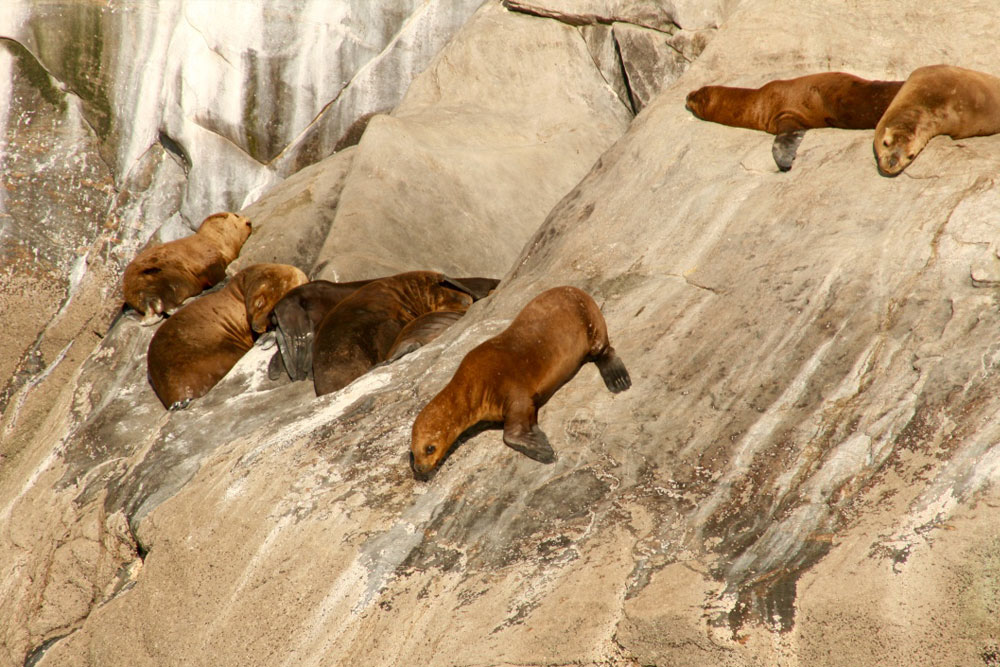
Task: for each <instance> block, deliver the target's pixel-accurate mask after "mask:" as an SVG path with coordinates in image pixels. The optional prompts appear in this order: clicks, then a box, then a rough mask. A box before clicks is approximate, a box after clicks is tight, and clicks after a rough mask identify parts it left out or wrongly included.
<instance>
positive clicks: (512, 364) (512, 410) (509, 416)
mask: <svg viewBox="0 0 1000 667" xmlns="http://www.w3.org/2000/svg"><path fill="white" fill-rule="evenodd" d="M588 361H593V362H595V363H596V364H597V367H598V369H599V370H600V372H601V376H602V378H603V379H604V382H605V385H606V386H607V387H608V389H610V390H611V391H613V392H619V391H623V390H625V389H627V388H628V387H629V386H630V385H631V380H630V379H629V375H628V371H626V370H625V366H624V364H622V362H621V360H620V359H619V358H618V356H617V355H616V354H615V351H614V348H612V347H611V343H610V342H609V340H608V330H607V325H606V324H605V321H604V316H603V315H602V314H601V311H600V309H599V308H598V307H597V304H596V303H594V300H593V299H592V298H591V297H590V295H588V294H587V293H586V292H584V291H582V290H579V289H577V288H575V287H556V288H553V289H550V290H547V291H545V292H542V293H541V294H539V295H538V296H537V297H535V298H534V299H532V300H531V301H530V302H529V303H528V304H527V305H526V306H525V307H524V308H523V309H522V310H521V312H520V313H519V314H518V315H517V317H516V318H514V321H513V322H511V324H510V326H508V327H507V329H505V330H504V331H503V332H501V333H500V334H499V335H497V336H495V337H493V338H490V339H489V340H487V341H485V342H483V343H482V344H480V345H479V346H477V347H475V348H473V349H472V350H471V351H470V352H469V353H468V354H467V355H465V358H464V359H463V360H462V363H461V364H460V365H459V367H458V370H457V371H456V372H455V375H454V376H453V377H452V379H451V381H450V382H449V383H448V384H447V385H446V386H445V388H444V389H442V390H441V392H440V393H438V395H437V396H435V397H434V398H433V399H431V401H430V402H429V403H428V404H427V406H426V407H424V409H423V410H422V411H421V412H420V414H419V415H417V418H416V420H415V421H414V422H413V437H412V441H411V444H410V455H411V458H410V461H411V466H412V468H413V471H414V473H415V474H416V475H417V476H425V475H427V474H428V473H429V472H431V471H432V470H433V469H434V468H435V467H437V465H438V464H439V463H440V462H441V459H442V458H444V456H445V454H447V452H448V450H449V449H450V448H451V446H452V444H453V443H454V442H455V439H456V438H458V436H459V435H461V434H462V432H464V431H465V430H466V429H468V428H469V427H471V426H473V425H475V424H477V423H478V422H481V421H487V422H489V421H503V422H504V442H505V443H506V444H507V445H508V446H510V447H512V448H514V449H516V450H518V451H521V452H523V453H525V454H526V455H528V456H530V457H532V458H535V459H536V460H540V461H543V462H549V461H552V460H553V459H554V453H553V452H552V449H551V447H550V446H549V445H548V440H547V439H546V437H545V434H544V433H542V431H541V430H540V429H539V428H538V409H539V408H540V407H541V406H543V405H544V404H545V402H546V401H548V400H549V398H550V397H551V396H552V395H553V394H554V393H555V392H556V390H558V389H559V388H560V387H561V386H563V384H565V383H566V382H568V381H569V380H570V379H572V378H573V376H574V375H576V372H577V371H578V370H579V369H580V366H581V365H583V364H584V363H586V362H588Z"/></svg>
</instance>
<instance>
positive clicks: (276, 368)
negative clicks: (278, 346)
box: [267, 350, 286, 382]
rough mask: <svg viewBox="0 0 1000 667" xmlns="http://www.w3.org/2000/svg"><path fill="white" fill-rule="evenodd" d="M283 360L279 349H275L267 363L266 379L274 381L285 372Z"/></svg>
mask: <svg viewBox="0 0 1000 667" xmlns="http://www.w3.org/2000/svg"><path fill="white" fill-rule="evenodd" d="M285 372H286V371H285V362H284V361H282V360H281V350H275V351H274V354H273V355H271V361H270V362H269V363H268V364H267V379H268V380H270V381H271V382H274V381H275V380H277V379H278V378H280V377H281V374H282V373H285Z"/></svg>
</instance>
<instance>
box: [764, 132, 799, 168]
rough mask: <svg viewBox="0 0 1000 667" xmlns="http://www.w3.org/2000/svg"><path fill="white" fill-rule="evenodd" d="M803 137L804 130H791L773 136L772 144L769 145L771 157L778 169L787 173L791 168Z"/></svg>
mask: <svg viewBox="0 0 1000 667" xmlns="http://www.w3.org/2000/svg"><path fill="white" fill-rule="evenodd" d="M804 136H806V131H805V130H791V131H788V132H780V133H778V134H777V135H775V137H774V143H773V144H771V155H772V156H773V157H774V162H775V163H776V164H777V165H778V169H780V170H781V171H788V170H789V169H791V168H792V162H794V161H795V153H796V151H798V150H799V144H801V143H802V137H804Z"/></svg>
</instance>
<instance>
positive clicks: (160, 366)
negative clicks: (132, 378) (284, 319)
mask: <svg viewBox="0 0 1000 667" xmlns="http://www.w3.org/2000/svg"><path fill="white" fill-rule="evenodd" d="M307 280H308V279H307V278H306V275H305V274H304V273H303V272H302V271H300V270H299V269H297V268H295V267H294V266H290V265H288V264H252V265H251V266H248V267H247V268H245V269H243V270H242V271H240V272H239V273H237V274H236V275H235V276H233V278H232V279H231V280H230V281H229V283H227V284H226V285H225V286H224V287H223V288H222V289H220V290H219V291H217V292H213V293H211V294H206V295H205V296H203V297H201V298H199V299H196V300H194V301H192V302H190V303H188V304H185V305H184V306H183V307H182V308H181V309H180V310H178V311H177V312H176V313H175V314H174V315H173V316H171V317H169V318H168V319H166V320H165V321H164V322H163V324H161V325H160V328H159V329H157V331H156V333H155V334H153V338H152V340H150V342H149V350H148V353H147V355H146V364H147V376H148V378H149V384H150V385H151V386H152V387H153V391H154V392H156V396H157V397H158V398H159V399H160V402H161V403H163V405H164V407H166V408H167V409H170V410H176V409H179V408H184V407H187V405H188V403H190V402H191V400H192V399H195V398H199V397H201V396H204V395H205V394H206V393H207V392H208V390H209V389H211V388H212V387H214V386H215V385H216V383H218V381H219V380H221V379H222V378H223V377H225V375H226V373H228V372H229V369H231V368H232V367H233V366H234V365H235V364H236V362H237V361H239V360H240V358H241V357H242V356H243V355H244V354H246V352H247V351H248V350H249V349H250V348H251V347H253V342H254V338H255V337H256V335H258V334H261V333H263V332H264V331H266V330H267V323H268V315H269V314H270V312H271V309H272V308H273V307H274V304H275V303H277V302H278V300H279V299H280V298H281V297H282V296H284V294H285V292H287V291H288V290H290V289H292V288H293V287H297V286H298V285H301V284H303V283H305V282H306V281H307Z"/></svg>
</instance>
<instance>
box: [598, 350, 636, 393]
mask: <svg viewBox="0 0 1000 667" xmlns="http://www.w3.org/2000/svg"><path fill="white" fill-rule="evenodd" d="M594 363H595V364H597V370H599V371H601V378H603V380H604V384H605V386H607V388H608V390H609V391H610V392H611V393H613V394H617V393H618V392H620V391H625V390H626V389H628V388H629V387H631V386H632V378H631V377H629V374H628V370H626V369H625V364H623V363H622V360H621V359H619V358H618V355H617V354H615V351H614V350H613V349H611V348H610V347H609V348H608V349H607V350H606V351H605V352H604V354H602V355H601V356H599V357H597V358H596V359H594Z"/></svg>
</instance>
